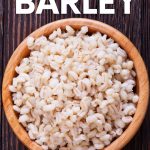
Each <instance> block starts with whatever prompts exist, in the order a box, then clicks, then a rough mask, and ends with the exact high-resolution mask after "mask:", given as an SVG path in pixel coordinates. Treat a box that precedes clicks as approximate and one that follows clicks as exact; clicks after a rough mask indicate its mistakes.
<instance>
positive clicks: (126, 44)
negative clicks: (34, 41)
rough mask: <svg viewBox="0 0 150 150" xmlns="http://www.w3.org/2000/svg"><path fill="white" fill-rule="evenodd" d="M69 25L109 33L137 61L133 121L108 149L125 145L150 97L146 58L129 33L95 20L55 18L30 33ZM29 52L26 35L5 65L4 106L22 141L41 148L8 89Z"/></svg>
mask: <svg viewBox="0 0 150 150" xmlns="http://www.w3.org/2000/svg"><path fill="white" fill-rule="evenodd" d="M66 25H71V26H72V27H73V28H75V29H79V28H80V27H81V26H85V25H86V26H88V27H89V31H90V32H91V33H92V32H96V31H99V32H101V33H103V34H107V35H108V36H109V37H111V38H112V39H114V40H115V41H116V42H117V43H119V44H120V46H121V47H122V48H123V49H124V50H125V51H126V52H127V53H128V56H129V57H130V59H131V60H133V61H134V65H135V70H136V73H137V92H138V94H139V97H140V100H139V102H138V105H137V111H136V113H135V115H134V118H133V121H132V123H131V124H130V125H129V126H128V128H127V129H126V130H125V131H124V132H123V134H122V135H121V136H120V137H119V138H117V139H116V140H114V141H113V142H112V143H111V144H110V145H109V146H108V147H106V148H105V149H106V150H119V149H122V148H123V147H124V146H125V145H126V144H127V143H128V142H129V141H130V140H131V138H132V137H133V136H134V135H135V133H136V132H137V130H138V129H139V127H140V125H141V123H142V121H143V119H144V116H145V113H146V110H147V106H148V97H149V81H148V75H147V71H146V68H145V65H144V62H143V60H142V58H141V56H140V54H139V53H138V50H137V49H136V47H135V46H134V45H133V44H132V43H131V42H130V41H129V39H128V38H127V37H125V36H124V35H123V34H122V33H120V32H119V31H118V30H116V29H114V28H113V27H111V26H109V25H106V24H104V23H102V22H98V21H94V20H89V19H81V18H80V19H77V18H74V19H64V20H60V21H56V22H53V23H50V24H47V25H45V26H43V27H41V28H39V29H37V30H36V31H35V32H33V33H32V34H31V36H33V37H34V38H37V37H39V36H42V35H45V36H47V35H49V34H50V33H52V31H54V30H55V29H57V28H59V27H61V28H62V29H63V28H65V26H66ZM28 55H29V50H28V48H27V44H26V39H25V40H24V41H23V42H22V43H21V44H20V45H19V46H18V48H17V49H16V50H15V52H14V53H13V55H12V57H11V58H10V60H9V63H8V65H7V67H6V71H5V74H4V78H3V87H2V98H3V106H4V111H5V114H6V117H7V119H8V122H9V124H10V126H11V128H12V129H13V131H14V132H15V134H16V135H17V137H18V138H19V139H20V141H22V143H24V145H25V146H27V147H28V148H29V149H31V150H42V148H41V147H40V146H39V145H38V144H36V143H35V142H34V141H32V140H30V138H29V136H28V134H27V132H26V130H25V129H24V128H23V127H22V125H21V124H20V123H19V122H18V118H17V114H16V113H15V112H14V110H13V103H12V96H11V92H10V91H9V89H8V86H9V85H10V84H11V83H12V79H13V77H14V76H15V75H16V73H15V67H16V66H17V65H19V63H20V61H21V60H22V59H23V58H24V57H27V56H28Z"/></svg>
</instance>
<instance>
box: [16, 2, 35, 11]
mask: <svg viewBox="0 0 150 150" xmlns="http://www.w3.org/2000/svg"><path fill="white" fill-rule="evenodd" d="M23 4H27V5H29V8H27V9H22V5H23ZM34 9H35V6H34V3H33V2H32V0H16V14H31V13H32V12H33V11H34Z"/></svg>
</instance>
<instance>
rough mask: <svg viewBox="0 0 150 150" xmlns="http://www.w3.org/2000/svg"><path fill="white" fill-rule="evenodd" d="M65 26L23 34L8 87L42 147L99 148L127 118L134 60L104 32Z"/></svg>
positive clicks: (132, 98) (21, 118) (22, 120)
mask: <svg viewBox="0 0 150 150" xmlns="http://www.w3.org/2000/svg"><path fill="white" fill-rule="evenodd" d="M87 33H88V27H86V26H84V27H82V28H81V30H80V31H75V30H74V29H73V28H72V27H70V26H66V32H65V31H62V30H61V29H60V28H59V29H57V30H56V31H54V32H53V33H52V34H51V35H50V36H49V38H46V37H45V36H42V37H40V38H38V39H34V38H32V37H29V38H28V40H27V45H28V48H29V49H30V50H31V53H30V56H29V57H28V58H24V59H23V60H22V61H21V63H20V65H19V66H18V67H16V72H17V73H18V75H17V77H15V78H14V79H13V82H12V85H11V86H10V91H11V92H12V93H13V94H12V97H13V102H14V106H13V108H14V110H15V111H16V112H18V113H19V122H20V123H21V124H22V125H23V126H24V127H25V129H26V130H27V132H28V134H29V137H30V138H31V139H32V140H35V142H37V143H38V144H39V145H41V146H42V148H43V149H44V150H48V149H52V150H55V149H57V148H59V150H99V149H103V148H104V147H105V146H107V145H109V144H110V143H111V142H112V140H113V139H115V138H117V137H118V136H120V135H121V134H122V133H123V130H124V129H125V128H126V127H127V126H128V124H129V123H131V121H132V119H133V115H134V114H135V111H136V103H137V102H138V99H139V98H138V96H137V95H136V94H135V93H134V91H133V88H134V87H135V76H136V73H135V72H134V70H133V67H134V64H133V62H132V61H131V60H130V59H129V58H128V56H127V54H126V52H125V51H124V50H122V49H121V48H120V47H119V45H118V44H117V43H115V42H114V41H113V40H112V39H111V38H107V35H102V34H101V33H99V32H98V33H95V34H92V35H88V34H87Z"/></svg>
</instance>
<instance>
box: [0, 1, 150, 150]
mask: <svg viewBox="0 0 150 150" xmlns="http://www.w3.org/2000/svg"><path fill="white" fill-rule="evenodd" d="M33 1H36V2H35V4H36V6H37V1H38V0H33ZM56 2H57V6H58V7H59V9H60V0H56ZM77 6H78V8H80V10H82V6H83V4H82V0H79V2H78V3H77ZM90 6H91V8H99V7H98V6H99V1H98V0H90ZM15 7H16V4H15V0H0V81H2V77H3V73H4V70H5V67H6V65H7V62H8V60H9V58H10V56H11V55H12V53H13V51H14V50H15V48H16V47H17V45H18V44H19V43H20V42H21V41H22V40H23V39H24V38H25V37H26V36H27V35H28V34H30V33H31V32H32V31H34V30H35V29H37V28H39V27H40V26H42V25H44V24H47V23H50V22H52V21H55V20H59V19H63V18H70V17H84V18H91V19H95V20H100V21H102V22H105V23H107V24H110V25H112V26H113V27H115V28H117V29H118V30H120V31H121V32H122V33H124V34H125V35H126V36H127V37H129V39H131V41H132V42H133V43H134V44H135V46H136V47H137V48H138V49H139V52H140V53H141V55H142V57H143V59H144V61H145V63H146V65H147V68H148V71H149V72H150V0H131V14H130V15H124V9H123V0H115V4H114V8H115V10H116V13H115V15H99V14H97V15H83V14H81V15H75V14H74V13H73V12H72V11H71V10H70V9H69V10H68V14H67V15H54V14H53V13H52V12H51V11H50V10H47V11H43V13H42V14H41V15H35V12H34V13H32V14H31V15H16V13H15ZM8 78H9V77H8ZM0 90H1V87H0ZM0 107H1V109H0V126H1V127H0V149H2V150H25V149H26V148H25V147H24V145H23V144H22V143H21V142H20V141H19V140H18V139H17V138H16V136H15V135H14V134H13V132H12V130H11V128H10V126H9V125H8V123H7V120H6V117H5V114H4V111H3V106H2V102H1V100H0ZM125 149H126V150H150V107H149V109H148V112H147V115H146V117H145V120H144V123H143V125H142V126H141V128H140V130H139V132H138V133H137V134H136V136H135V137H134V138H133V139H132V141H131V142H130V143H129V144H128V145H127V146H126V147H125Z"/></svg>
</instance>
